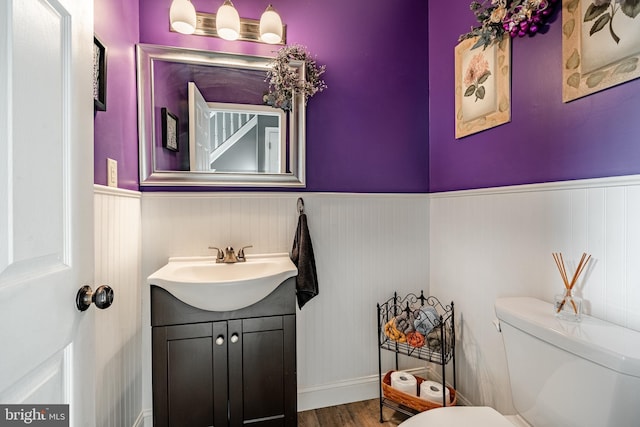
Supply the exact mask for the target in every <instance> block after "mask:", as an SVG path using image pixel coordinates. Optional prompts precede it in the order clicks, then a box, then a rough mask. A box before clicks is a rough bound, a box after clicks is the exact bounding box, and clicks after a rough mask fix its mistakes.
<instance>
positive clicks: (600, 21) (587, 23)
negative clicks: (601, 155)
mask: <svg viewBox="0 0 640 427" xmlns="http://www.w3.org/2000/svg"><path fill="white" fill-rule="evenodd" d="M638 15H640V1H638V0H615V1H614V0H563V1H562V71H563V73H562V100H563V101H564V102H569V101H572V100H574V99H577V98H580V97H583V96H586V95H590V94H592V93H594V92H598V91H601V90H603V89H606V88H609V87H611V86H615V85H618V84H621V83H624V82H627V81H629V80H632V79H636V78H638V77H640V16H638Z"/></svg>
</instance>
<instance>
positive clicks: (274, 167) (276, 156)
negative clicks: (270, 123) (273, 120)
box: [263, 127, 284, 173]
mask: <svg viewBox="0 0 640 427" xmlns="http://www.w3.org/2000/svg"><path fill="white" fill-rule="evenodd" d="M263 166H264V171H265V172H267V173H282V172H284V171H282V170H280V128H277V127H267V128H265V130H264V165H263Z"/></svg>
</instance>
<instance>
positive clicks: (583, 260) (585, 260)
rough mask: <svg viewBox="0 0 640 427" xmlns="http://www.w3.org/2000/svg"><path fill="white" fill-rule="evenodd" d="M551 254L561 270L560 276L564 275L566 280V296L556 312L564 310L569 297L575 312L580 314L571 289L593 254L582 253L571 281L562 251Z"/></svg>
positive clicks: (564, 280)
mask: <svg viewBox="0 0 640 427" xmlns="http://www.w3.org/2000/svg"><path fill="white" fill-rule="evenodd" d="M551 255H552V256H553V260H554V261H555V262H556V266H557V267H558V270H559V271H560V276H561V277H562V281H563V282H564V287H565V295H564V298H563V299H562V302H561V303H560V304H558V307H557V309H556V313H560V312H561V311H562V308H563V307H564V305H565V304H566V303H567V299H569V302H571V306H572V307H573V312H574V313H575V314H576V315H578V314H579V313H578V307H577V305H576V303H575V301H574V300H573V297H572V295H571V291H572V290H573V287H574V286H575V284H576V283H577V282H578V277H580V274H582V271H583V270H584V269H585V267H586V266H587V264H588V263H589V260H590V259H591V255H588V256H587V254H586V253H583V254H582V257H581V258H580V262H579V263H578V267H577V268H576V271H575V273H573V277H572V278H571V281H569V276H567V268H566V267H565V264H564V259H563V258H562V253H561V252H559V253H555V252H554V253H552V254H551Z"/></svg>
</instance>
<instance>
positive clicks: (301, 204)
mask: <svg viewBox="0 0 640 427" xmlns="http://www.w3.org/2000/svg"><path fill="white" fill-rule="evenodd" d="M303 213H304V200H302V197H298V215H300V214H303Z"/></svg>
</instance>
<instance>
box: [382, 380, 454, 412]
mask: <svg viewBox="0 0 640 427" xmlns="http://www.w3.org/2000/svg"><path fill="white" fill-rule="evenodd" d="M392 372H394V371H389V372H387V373H386V374H385V376H384V378H383V380H382V394H383V395H384V397H386V398H387V399H389V400H393V401H394V402H396V403H398V404H400V405H403V406H407V407H409V408H411V409H413V410H416V411H420V412H422V411H426V410H428V409H434V408H440V407H442V405H441V404H439V403H435V402H430V401H428V400H424V399H420V398H419V397H418V396H412V395H410V394H407V393H404V392H402V391H400V390H397V389H395V388H393V387H391V373H392ZM416 380H417V382H418V390H419V389H420V383H422V381H424V378H420V377H416ZM447 388H448V389H449V399H450V402H449V403H448V404H447V406H455V405H456V401H457V396H456V391H455V390H454V389H453V388H451V387H447Z"/></svg>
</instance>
